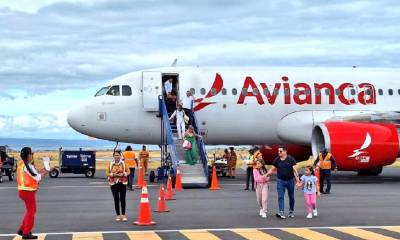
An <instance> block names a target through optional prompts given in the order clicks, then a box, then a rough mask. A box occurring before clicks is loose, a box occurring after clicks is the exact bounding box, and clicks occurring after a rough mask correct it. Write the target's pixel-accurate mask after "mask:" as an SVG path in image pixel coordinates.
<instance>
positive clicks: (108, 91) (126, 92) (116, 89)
mask: <svg viewBox="0 0 400 240" xmlns="http://www.w3.org/2000/svg"><path fill="white" fill-rule="evenodd" d="M121 90H122V91H121ZM121 92H122V96H131V95H132V89H131V87H130V86H128V85H122V86H119V85H114V86H108V87H103V88H101V89H100V90H99V91H98V92H97V93H96V95H95V97H98V96H102V95H104V94H105V95H109V96H121Z"/></svg>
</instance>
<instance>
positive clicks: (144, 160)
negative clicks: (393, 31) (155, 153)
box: [139, 145, 150, 176]
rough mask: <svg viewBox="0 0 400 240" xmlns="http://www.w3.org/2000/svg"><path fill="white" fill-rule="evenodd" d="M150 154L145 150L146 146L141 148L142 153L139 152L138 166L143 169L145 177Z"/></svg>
mask: <svg viewBox="0 0 400 240" xmlns="http://www.w3.org/2000/svg"><path fill="white" fill-rule="evenodd" d="M149 158H150V153H149V151H147V150H146V146H145V145H143V146H142V151H140V152H139V164H140V166H141V167H143V168H144V174H145V175H146V176H147V175H148V174H147V167H148V164H149Z"/></svg>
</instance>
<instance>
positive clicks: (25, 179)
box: [17, 160, 39, 192]
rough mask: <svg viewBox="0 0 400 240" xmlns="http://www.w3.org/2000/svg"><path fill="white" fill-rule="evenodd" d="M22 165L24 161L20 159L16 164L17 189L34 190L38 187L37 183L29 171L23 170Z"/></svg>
mask: <svg viewBox="0 0 400 240" xmlns="http://www.w3.org/2000/svg"><path fill="white" fill-rule="evenodd" d="M24 166H25V164H24V161H22V160H20V161H19V162H18V166H17V185H18V190H24V191H31V192H33V191H36V190H37V189H38V188H39V183H38V182H37V181H36V179H35V178H33V177H32V176H31V175H30V174H29V173H27V172H25V171H24Z"/></svg>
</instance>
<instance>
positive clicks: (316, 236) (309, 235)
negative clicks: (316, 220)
mask: <svg viewBox="0 0 400 240" xmlns="http://www.w3.org/2000/svg"><path fill="white" fill-rule="evenodd" d="M281 230H282V231H285V232H288V233H290V234H293V235H296V236H299V237H302V238H305V239H309V240H321V239H324V240H325V239H326V240H337V238H334V237H331V236H328V235H326V234H323V233H320V232H316V231H313V230H310V229H307V228H282V229H281Z"/></svg>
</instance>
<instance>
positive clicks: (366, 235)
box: [332, 228, 395, 240]
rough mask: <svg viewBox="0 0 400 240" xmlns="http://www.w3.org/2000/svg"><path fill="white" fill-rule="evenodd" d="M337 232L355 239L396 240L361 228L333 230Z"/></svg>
mask: <svg viewBox="0 0 400 240" xmlns="http://www.w3.org/2000/svg"><path fill="white" fill-rule="evenodd" d="M332 229H333V230H335V231H339V232H343V233H346V234H349V235H353V236H355V237H359V238H362V239H367V240H377V239H379V240H395V238H391V237H386V236H384V235H382V234H379V233H374V232H370V231H367V230H364V229H360V228H332Z"/></svg>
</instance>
